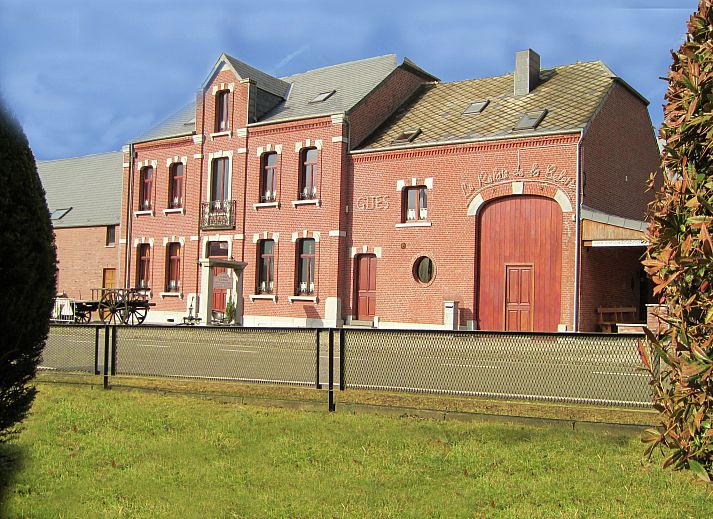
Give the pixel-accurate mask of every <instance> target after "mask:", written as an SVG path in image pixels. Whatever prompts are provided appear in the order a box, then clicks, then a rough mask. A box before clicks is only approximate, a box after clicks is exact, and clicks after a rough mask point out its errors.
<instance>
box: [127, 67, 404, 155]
mask: <svg viewBox="0 0 713 519" xmlns="http://www.w3.org/2000/svg"><path fill="white" fill-rule="evenodd" d="M224 56H225V58H226V60H227V61H228V62H229V63H230V65H231V66H232V67H233V68H234V69H235V70H236V72H237V73H238V75H240V76H241V77H242V78H244V79H245V78H249V79H254V80H255V82H256V83H257V87H258V89H259V90H263V91H264V92H267V93H269V94H271V95H269V97H270V99H277V98H283V99H286V100H285V101H281V102H280V103H278V104H277V106H276V107H275V108H273V109H272V110H270V111H269V112H268V113H267V114H265V115H262V114H258V115H259V120H258V122H267V121H269V122H278V121H281V120H285V119H291V118H299V117H310V116H315V115H321V114H332V113H341V112H346V111H348V110H349V109H350V108H352V107H354V106H355V105H356V104H357V103H358V102H359V101H360V100H361V99H362V98H363V97H364V96H366V95H367V94H368V93H369V92H371V90H373V89H374V88H375V87H376V86H377V85H378V84H379V83H381V81H383V80H384V79H385V78H386V76H388V75H389V74H390V73H391V72H392V71H393V70H394V69H395V68H396V67H397V62H396V55H395V54H387V55H385V56H378V57H375V58H367V59H363V60H358V61H350V62H347V63H340V64H338V65H332V66H329V67H323V68H318V69H315V70H310V71H307V72H303V73H300V74H294V75H292V76H287V77H283V78H279V79H278V78H275V77H273V76H270V75H269V74H266V73H265V72H262V71H260V70H258V69H256V68H254V67H251V66H250V65H247V64H246V63H243V62H241V61H239V60H236V59H235V58H233V57H231V56H228V55H227V54H225V55H224ZM330 90H335V91H336V92H335V93H334V95H332V96H331V97H329V99H327V100H326V101H324V102H321V103H310V102H309V101H311V100H312V99H313V98H314V97H315V96H316V95H318V94H321V93H322V92H327V91H330ZM266 96H267V95H266V94H264V93H263V97H266ZM274 96H277V98H275V97H274ZM267 101H268V100H266V103H267V105H272V104H273V102H272V101H271V100H270V102H267ZM195 109H196V104H195V101H194V102H192V103H190V104H188V105H186V106H185V107H183V108H182V109H181V110H179V111H178V112H176V113H174V114H173V115H171V116H170V117H168V118H167V119H166V120H164V121H162V122H161V123H159V124H158V125H156V126H155V127H153V128H152V129H150V130H149V131H148V132H146V133H145V134H143V135H141V136H140V137H139V138H137V139H134V140H133V142H143V141H148V140H154V139H159V138H164V137H172V136H176V135H186V134H190V133H193V132H194V131H195Z"/></svg>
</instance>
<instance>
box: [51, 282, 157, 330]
mask: <svg viewBox="0 0 713 519" xmlns="http://www.w3.org/2000/svg"><path fill="white" fill-rule="evenodd" d="M148 293H149V290H148V289H145V288H93V289H92V297H91V299H86V300H82V299H72V300H69V299H66V301H67V303H64V304H63V305H62V306H61V307H60V308H61V309H60V311H59V313H58V315H62V316H63V317H65V318H66V319H62V320H65V321H66V320H69V321H70V322H75V323H88V322H90V321H91V318H92V313H93V312H97V313H98V315H99V319H101V322H103V323H104V324H119V323H123V324H129V325H139V324H141V323H143V322H144V320H146V315H147V314H148V312H149V308H150V307H152V306H154V305H155V303H151V302H149V297H148ZM58 299H59V298H58ZM63 300H64V299H63ZM55 306H57V303H55ZM70 309H71V317H70V313H69V310H70ZM56 320H59V319H56Z"/></svg>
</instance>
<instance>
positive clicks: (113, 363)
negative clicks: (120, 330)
mask: <svg viewBox="0 0 713 519" xmlns="http://www.w3.org/2000/svg"><path fill="white" fill-rule="evenodd" d="M111 374H112V375H116V325H114V326H112V327H111Z"/></svg>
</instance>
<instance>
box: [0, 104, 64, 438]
mask: <svg viewBox="0 0 713 519" xmlns="http://www.w3.org/2000/svg"><path fill="white" fill-rule="evenodd" d="M0 186H2V187H1V188H0V441H4V440H7V439H8V438H9V437H10V436H11V435H12V434H13V432H15V431H16V428H17V424H18V423H19V422H20V421H22V419H23V418H24V417H25V416H26V414H27V412H28V411H29V409H30V406H31V405H32V400H33V399H34V397H35V389H34V387H32V386H30V385H29V384H30V382H31V380H32V378H33V377H34V376H35V371H36V369H37V364H38V362H39V359H40V355H41V353H42V348H43V346H44V342H45V340H46V338H47V332H48V331H49V318H50V312H51V308H52V297H53V296H54V293H55V279H56V269H55V263H56V258H55V248H54V235H53V233H52V227H51V225H50V219H49V211H48V210H47V203H46V202H45V197H44V191H43V189H42V184H41V183H40V179H39V176H38V175H37V168H36V166H35V159H34V157H33V156H32V152H31V151H30V147H29V145H28V143H27V139H26V138H25V136H24V135H23V133H22V131H21V130H20V129H19V127H18V126H17V125H16V124H15V122H14V121H13V120H12V119H11V118H10V117H9V116H8V115H7V113H6V112H5V111H4V109H2V107H1V106H0Z"/></svg>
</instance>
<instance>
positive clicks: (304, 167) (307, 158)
mask: <svg viewBox="0 0 713 519" xmlns="http://www.w3.org/2000/svg"><path fill="white" fill-rule="evenodd" d="M299 189H300V192H299V198H300V200H313V199H315V198H317V148H303V149H302V151H301V153H300V186H299Z"/></svg>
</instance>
